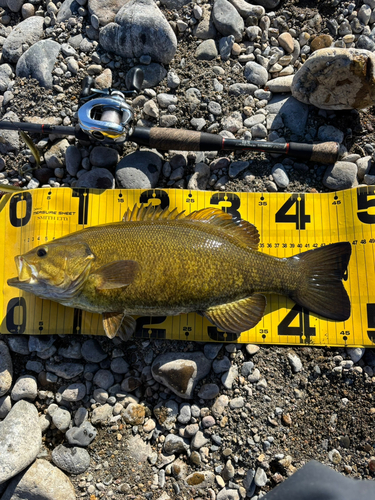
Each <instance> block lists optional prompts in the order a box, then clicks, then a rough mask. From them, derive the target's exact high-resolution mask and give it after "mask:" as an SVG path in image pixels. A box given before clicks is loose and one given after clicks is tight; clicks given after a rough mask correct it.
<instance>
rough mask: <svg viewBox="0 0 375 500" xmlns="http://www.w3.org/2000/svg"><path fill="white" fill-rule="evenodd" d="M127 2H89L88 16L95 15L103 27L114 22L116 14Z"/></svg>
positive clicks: (111, 0) (110, 0)
mask: <svg viewBox="0 0 375 500" xmlns="http://www.w3.org/2000/svg"><path fill="white" fill-rule="evenodd" d="M128 1H129V0H89V1H88V4H87V6H88V8H89V12H90V14H95V15H96V16H97V17H98V19H99V23H100V24H101V26H105V25H106V24H108V23H111V22H112V21H114V19H115V16H116V14H117V12H118V11H119V10H120V9H121V7H123V6H124V5H125V4H126V3H127V2H128Z"/></svg>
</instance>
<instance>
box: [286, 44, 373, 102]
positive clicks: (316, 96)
mask: <svg viewBox="0 0 375 500" xmlns="http://www.w3.org/2000/svg"><path fill="white" fill-rule="evenodd" d="M292 94H293V96H294V97H295V98H296V99H298V100H299V101H301V102H304V103H306V104H313V105H314V106H316V107H318V108H321V109H362V108H366V107H368V106H372V105H373V104H374V101H375V54H374V53H372V52H370V51H368V50H364V49H340V48H337V47H330V48H326V49H321V50H317V51H316V52H314V53H313V54H312V55H311V56H310V57H309V58H308V59H307V61H306V62H305V63H304V64H303V66H302V67H301V68H300V69H299V70H298V71H297V73H296V74H295V75H294V78H293V83H292Z"/></svg>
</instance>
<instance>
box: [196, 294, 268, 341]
mask: <svg viewBox="0 0 375 500" xmlns="http://www.w3.org/2000/svg"><path fill="white" fill-rule="evenodd" d="M266 304H267V300H266V298H265V297H264V295H258V294H254V295H252V296H251V297H248V298H246V299H241V300H238V301H236V302H230V303H228V304H222V305H220V306H215V307H210V308H209V309H207V310H206V311H203V312H202V314H203V315H204V316H205V317H206V318H207V319H208V320H209V321H211V323H213V324H214V325H216V326H217V327H218V328H220V330H224V331H225V332H228V333H241V332H244V331H246V330H250V329H251V328H254V326H255V325H256V324H257V323H259V321H260V320H261V319H262V317H263V314H264V310H265V308H266Z"/></svg>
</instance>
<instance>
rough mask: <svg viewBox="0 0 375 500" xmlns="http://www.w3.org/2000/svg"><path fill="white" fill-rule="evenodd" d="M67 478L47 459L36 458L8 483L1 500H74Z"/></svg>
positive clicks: (71, 486) (71, 487) (73, 493)
mask: <svg viewBox="0 0 375 500" xmlns="http://www.w3.org/2000/svg"><path fill="white" fill-rule="evenodd" d="M75 499H76V494H75V491H74V486H73V485H72V483H71V482H70V480H69V478H68V477H67V476H66V475H65V474H64V473H63V472H62V471H61V470H60V469H59V468H57V467H54V466H53V465H52V464H51V463H50V462H47V460H41V459H38V460H36V461H35V462H34V463H33V464H32V465H31V466H30V467H29V468H28V469H26V471H24V472H22V473H20V474H18V475H17V476H15V477H14V478H13V479H12V480H11V481H10V482H9V484H8V487H7V489H6V490H5V493H4V494H3V496H2V497H1V500H75Z"/></svg>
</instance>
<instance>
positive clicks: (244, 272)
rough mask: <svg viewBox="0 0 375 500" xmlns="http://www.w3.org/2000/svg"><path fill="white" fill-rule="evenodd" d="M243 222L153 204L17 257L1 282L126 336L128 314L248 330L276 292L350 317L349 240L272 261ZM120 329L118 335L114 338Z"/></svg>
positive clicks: (213, 212) (130, 326)
mask: <svg viewBox="0 0 375 500" xmlns="http://www.w3.org/2000/svg"><path fill="white" fill-rule="evenodd" d="M258 243H259V233H258V231H257V229H256V228H255V227H254V226H253V225H252V224H250V223H248V222H246V221H239V222H237V223H236V222H235V221H233V219H232V217H231V216H230V215H229V214H225V213H224V212H222V211H221V210H219V209H214V208H208V209H203V210H200V211H197V212H193V213H192V214H189V215H184V213H180V214H179V213H177V211H176V210H175V211H173V212H168V211H167V210H164V211H163V210H161V209H160V208H156V209H154V208H153V207H151V206H150V207H144V206H141V207H140V208H136V207H135V208H134V209H133V211H130V210H128V211H127V213H126V214H125V216H124V221H123V222H117V223H111V224H105V225H101V226H95V227H90V228H87V229H84V230H82V231H79V232H77V233H73V234H70V235H67V236H64V237H62V238H59V239H57V240H54V241H52V242H50V243H47V244H45V245H41V246H39V247H37V248H34V249H33V250H31V251H30V252H28V253H27V254H25V255H23V256H18V257H16V264H17V266H18V273H19V277H18V278H13V279H11V280H9V281H8V284H9V285H11V286H16V287H18V288H21V289H23V290H25V291H29V292H32V293H34V294H35V295H37V296H39V297H42V298H49V299H52V300H55V301H57V302H59V303H61V304H63V305H66V306H70V307H76V308H80V309H83V310H86V311H90V312H96V313H102V314H103V326H104V329H105V331H106V333H107V335H108V336H110V337H113V336H114V335H116V333H119V334H120V335H122V336H123V337H124V338H128V337H129V335H131V333H133V331H134V328H135V321H134V319H133V318H132V316H133V315H176V314H180V313H189V312H198V313H200V314H203V315H204V316H206V317H207V318H208V319H209V320H210V321H211V322H212V323H214V324H215V325H216V326H217V327H219V328H221V329H223V330H224V331H228V332H235V333H240V332H242V331H245V330H248V329H250V328H253V327H254V326H255V325H256V324H257V323H258V322H259V321H260V319H261V318H262V316H263V314H264V310H265V306H266V299H265V297H264V295H263V294H264V293H278V294H283V295H286V296H288V297H290V298H292V299H293V300H295V301H296V302H297V303H298V304H300V305H301V306H303V307H305V308H308V309H310V310H311V311H313V312H316V313H318V314H321V315H322V316H324V317H326V318H329V319H333V320H340V321H342V320H345V319H347V318H348V317H349V315H350V301H349V298H348V295H347V293H346V291H345V288H344V287H343V284H342V279H343V277H344V275H345V272H346V269H347V265H348V262H349V258H350V253H351V246H350V244H349V243H347V242H343V243H335V244H332V245H328V246H326V247H322V248H318V249H315V250H311V251H308V252H304V253H301V254H298V255H295V256H293V257H289V258H284V259H279V258H276V257H273V256H270V255H267V254H264V253H262V252H259V251H258V250H257V248H258ZM121 332H122V333H121Z"/></svg>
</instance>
